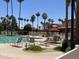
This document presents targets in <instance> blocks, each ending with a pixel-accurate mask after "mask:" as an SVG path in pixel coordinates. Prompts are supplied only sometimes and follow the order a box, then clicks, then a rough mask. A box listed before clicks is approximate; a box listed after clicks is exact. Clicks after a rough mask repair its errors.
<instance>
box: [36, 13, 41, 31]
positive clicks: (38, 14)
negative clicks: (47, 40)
mask: <svg viewBox="0 0 79 59" xmlns="http://www.w3.org/2000/svg"><path fill="white" fill-rule="evenodd" d="M36 16H37V29H38V30H39V28H38V26H39V19H38V17H39V16H40V13H39V12H37V13H36Z"/></svg>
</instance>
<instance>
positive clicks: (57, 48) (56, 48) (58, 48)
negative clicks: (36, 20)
mask: <svg viewBox="0 0 79 59" xmlns="http://www.w3.org/2000/svg"><path fill="white" fill-rule="evenodd" d="M54 50H56V51H62V52H68V51H70V50H71V49H70V47H68V48H66V50H64V51H63V50H62V47H60V46H58V47H55V48H54Z"/></svg>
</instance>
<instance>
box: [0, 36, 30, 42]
mask: <svg viewBox="0 0 79 59" xmlns="http://www.w3.org/2000/svg"><path fill="white" fill-rule="evenodd" d="M19 38H21V39H22V40H21V42H28V41H29V38H27V37H19ZM17 40H18V37H16V36H5V37H0V43H15V42H17Z"/></svg>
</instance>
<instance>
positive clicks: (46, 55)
mask: <svg viewBox="0 0 79 59" xmlns="http://www.w3.org/2000/svg"><path fill="white" fill-rule="evenodd" d="M54 47H56V45H52V46H50V47H47V48H54ZM62 54H64V53H63V52H59V51H55V50H52V52H51V51H45V52H39V53H35V52H31V51H23V50H22V48H16V47H12V46H10V45H9V44H0V55H2V56H5V57H6V59H7V57H10V58H13V59H55V58H56V57H58V56H60V55H62ZM0 59H2V58H1V57H0ZM8 59H9V58H8Z"/></svg>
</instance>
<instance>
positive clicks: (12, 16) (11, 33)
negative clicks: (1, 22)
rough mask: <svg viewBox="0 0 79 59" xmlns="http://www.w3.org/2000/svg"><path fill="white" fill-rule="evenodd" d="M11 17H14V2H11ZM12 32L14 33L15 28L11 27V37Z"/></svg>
mask: <svg viewBox="0 0 79 59" xmlns="http://www.w3.org/2000/svg"><path fill="white" fill-rule="evenodd" d="M11 17H13V2H12V0H11ZM12 21H13V18H12ZM11 25H13V24H11ZM12 31H13V26H12V27H11V36H12V34H13V33H12Z"/></svg>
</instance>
